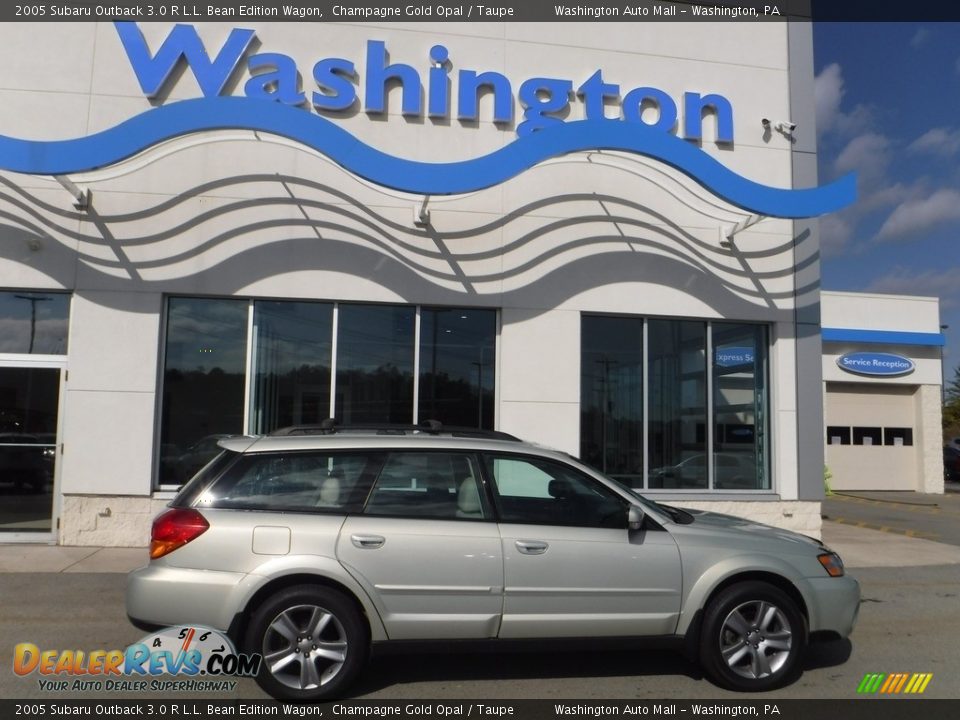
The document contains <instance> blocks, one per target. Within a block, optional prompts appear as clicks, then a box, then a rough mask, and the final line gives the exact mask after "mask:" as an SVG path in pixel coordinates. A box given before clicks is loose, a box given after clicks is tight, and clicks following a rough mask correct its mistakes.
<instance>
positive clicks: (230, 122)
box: [0, 97, 856, 218]
mask: <svg viewBox="0 0 960 720" xmlns="http://www.w3.org/2000/svg"><path fill="white" fill-rule="evenodd" d="M214 129H244V130H259V131H264V132H269V133H273V134H276V135H280V136H283V137H286V138H289V139H291V140H295V141H297V142H300V143H302V144H303V145H306V146H307V147H310V148H313V149H314V150H317V151H319V152H321V153H323V154H324V155H326V156H327V157H329V158H330V159H331V160H333V161H334V162H336V163H337V164H339V165H341V166H342V167H344V168H345V169H347V170H349V171H350V172H352V173H354V174H356V175H358V176H360V177H362V178H366V179H367V180H370V181H371V182H374V183H376V184H378V185H382V186H384V187H389V188H394V189H396V190H403V191H406V192H411V193H422V194H428V195H451V194H456V193H465V192H472V191H475V190H480V189H482V188H486V187H491V186H494V185H498V184H499V183H502V182H504V181H505V180H508V179H509V178H511V177H514V176H516V175H518V174H520V173H522V172H523V171H524V170H527V169H529V168H531V167H533V166H534V165H536V164H537V163H540V162H543V161H544V160H546V159H548V158H551V157H556V156H558V155H563V154H566V153H571V152H576V151H580V150H623V151H627V152H634V153H638V154H640V155H646V156H648V157H651V158H655V159H657V160H661V161H663V162H665V163H667V164H668V165H671V166H673V167H674V168H676V169H677V170H679V171H681V172H683V173H686V174H687V175H689V176H690V177H691V178H693V179H694V180H696V181H697V182H699V183H700V184H701V185H703V186H704V187H706V188H707V189H709V190H710V191H711V192H713V193H714V194H716V195H717V196H719V197H721V198H723V199H725V200H727V201H728V202H730V203H732V204H734V205H736V206H738V207H741V208H744V209H746V210H749V211H751V212H755V213H758V214H761V215H769V216H771V217H784V218H801V217H813V216H816V215H822V214H824V213H829V212H833V211H835V210H839V209H840V208H843V207H846V206H847V205H849V204H851V203H852V202H853V201H854V200H855V199H856V181H855V177H854V176H853V175H847V176H846V177H843V178H841V179H840V180H837V181H836V182H834V183H831V184H829V185H824V186H822V187H818V188H809V189H803V190H786V189H782V188H773V187H768V186H766V185H760V184H759V183H755V182H753V181H751V180H748V179H746V178H744V177H742V176H740V175H737V174H736V173H734V172H733V171H731V170H729V169H728V168H726V167H724V166H723V165H722V164H721V163H719V162H717V161H716V160H714V159H713V158H712V157H710V156H709V155H707V154H706V153H705V152H703V151H702V150H700V148H698V147H697V146H696V145H694V144H692V143H690V142H688V141H685V140H681V139H680V138H677V137H675V136H673V135H670V134H668V133H665V132H663V131H660V130H654V129H652V128H650V127H648V126H646V125H643V124H640V123H627V122H623V121H620V120H579V121H575V122H567V123H557V124H555V125H552V126H550V127H547V128H544V129H542V130H538V131H537V132H534V133H532V134H530V135H527V136H525V137H521V138H518V139H516V140H514V141H513V142H512V143H510V144H509V145H507V146H506V147H503V148H501V149H500V150H497V151H495V152H492V153H490V154H489V155H485V156H483V157H479V158H475V159H472V160H463V161H460V162H450V163H426V162H417V161H414V160H405V159H403V158H398V157H394V156H392V155H388V154H386V153H383V152H381V151H379V150H376V149H375V148H372V147H370V146H369V145H367V144H365V143H363V142H361V141H360V140H358V139H357V138H355V137H354V136H353V135H351V134H350V133H349V132H347V131H346V130H344V129H343V128H341V127H340V126H338V125H336V124H335V123H333V122H331V121H330V120H327V119H326V118H324V117H321V116H319V115H315V114H312V113H311V112H309V111H308V110H306V109H301V108H293V107H288V106H286V105H281V104H279V103H271V102H265V101H263V100H256V99H251V98H243V97H218V98H199V99H195V100H182V101H180V102H175V103H171V104H169V105H164V106H163V107H160V108H155V109H151V110H148V111H146V112H144V113H141V114H140V115H137V116H136V117H132V118H130V119H129V120H126V121H124V122H122V123H120V124H119V125H117V126H116V127H113V128H111V129H109V130H104V131H103V132H99V133H96V134H94V135H89V136H87V137H83V138H77V139H74V140H54V141H39V140H20V139H16V138H11V137H6V136H2V135H0V169H4V170H10V171H13V172H20V173H30V174H37V175H66V174H69V173H76V172H84V171H88V170H93V169H96V168H100V167H104V166H107V165H111V164H113V163H116V162H118V161H120V160H123V159H125V158H128V157H130V156H132V155H135V154H137V153H138V152H141V151H143V150H145V149H146V148H148V147H151V146H152V145H155V144H157V143H159V142H162V141H164V140H169V139H170V138H174V137H178V136H180V135H186V134H188V133H193V132H199V131H203V130H214Z"/></svg>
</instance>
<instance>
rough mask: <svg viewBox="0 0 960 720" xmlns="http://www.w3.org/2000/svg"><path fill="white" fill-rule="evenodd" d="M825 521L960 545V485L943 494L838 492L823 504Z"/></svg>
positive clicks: (949, 484)
mask: <svg viewBox="0 0 960 720" xmlns="http://www.w3.org/2000/svg"><path fill="white" fill-rule="evenodd" d="M822 513H823V517H824V520H825V521H828V522H831V523H838V524H842V525H848V526H853V527H858V528H866V529H870V530H876V531H878V532H882V533H887V534H891V535H900V536H905V537H915V538H923V539H925V540H933V541H935V542H939V543H946V544H948V545H958V546H960V483H947V492H945V493H944V494H943V495H924V494H921V493H913V492H853V491H849V492H848V491H844V492H838V493H835V494H834V495H831V496H830V497H828V498H826V500H825V501H824V503H823V510H822Z"/></svg>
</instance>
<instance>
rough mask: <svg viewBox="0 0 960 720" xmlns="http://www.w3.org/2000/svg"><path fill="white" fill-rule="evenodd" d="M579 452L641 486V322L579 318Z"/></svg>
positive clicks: (606, 470) (608, 471) (619, 477)
mask: <svg viewBox="0 0 960 720" xmlns="http://www.w3.org/2000/svg"><path fill="white" fill-rule="evenodd" d="M580 344H581V364H580V456H581V457H582V458H583V459H584V462H587V463H589V464H590V465H592V466H594V467H596V468H598V469H600V470H602V471H603V472H604V473H606V474H607V475H610V476H611V477H613V478H615V479H616V480H618V481H620V482H622V483H623V484H625V485H627V486H628V487H637V488H639V487H643V320H641V319H639V318H622V317H595V316H589V315H588V316H584V317H583V319H582V320H581V334H580Z"/></svg>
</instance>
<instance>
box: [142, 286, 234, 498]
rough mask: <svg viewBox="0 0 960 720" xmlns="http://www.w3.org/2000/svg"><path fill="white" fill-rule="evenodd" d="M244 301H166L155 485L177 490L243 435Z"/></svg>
mask: <svg viewBox="0 0 960 720" xmlns="http://www.w3.org/2000/svg"><path fill="white" fill-rule="evenodd" d="M247 306H248V303H247V301H246V300H220V299H207V298H170V299H169V301H168V306H167V343H166V356H165V358H164V368H163V410H162V413H161V418H160V482H161V483H162V484H172V485H179V484H182V483H184V482H186V481H187V480H189V479H190V477H191V476H192V475H193V474H194V473H195V472H196V471H197V470H199V469H200V468H202V467H203V466H204V465H206V464H207V462H209V461H210V460H211V459H212V458H213V457H214V456H215V455H216V454H217V441H218V440H220V439H221V438H223V437H225V436H227V435H231V434H239V433H242V432H243V397H244V380H245V373H246V349H247Z"/></svg>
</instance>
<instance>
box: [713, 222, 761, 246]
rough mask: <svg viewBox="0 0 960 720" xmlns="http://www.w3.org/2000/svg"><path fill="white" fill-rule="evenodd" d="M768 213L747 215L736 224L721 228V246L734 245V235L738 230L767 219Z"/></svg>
mask: <svg viewBox="0 0 960 720" xmlns="http://www.w3.org/2000/svg"><path fill="white" fill-rule="evenodd" d="M767 217H768V216H767V215H750V216H748V217H745V218H744V219H743V220H741V221H740V222H738V223H737V224H736V225H731V226H729V227H726V228H720V246H721V247H733V236H734V235H736V234H737V233H738V232H742V231H743V230H746V229H747V228H748V227H753V226H754V225H756V224H757V223H758V222H760V221H761V220H766V219H767Z"/></svg>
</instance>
